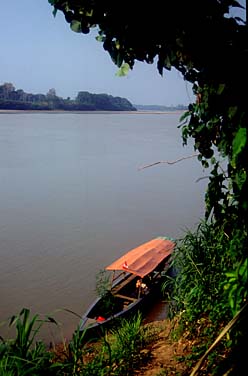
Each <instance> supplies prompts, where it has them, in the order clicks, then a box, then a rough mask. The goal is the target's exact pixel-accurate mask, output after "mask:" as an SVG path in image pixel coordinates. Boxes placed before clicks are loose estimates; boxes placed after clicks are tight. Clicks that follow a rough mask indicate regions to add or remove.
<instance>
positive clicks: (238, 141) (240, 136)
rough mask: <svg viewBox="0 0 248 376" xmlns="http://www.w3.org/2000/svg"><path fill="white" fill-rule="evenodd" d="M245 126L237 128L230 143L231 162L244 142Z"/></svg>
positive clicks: (234, 159)
mask: <svg viewBox="0 0 248 376" xmlns="http://www.w3.org/2000/svg"><path fill="white" fill-rule="evenodd" d="M246 133H247V132H246V128H239V130H238V132H237V133H236V135H235V137H234V140H233V143H232V149H233V153H232V162H233V163H235V161H236V158H237V156H238V154H240V152H241V151H242V149H243V148H244V146H245V144H246Z"/></svg>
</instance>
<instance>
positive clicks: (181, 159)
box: [138, 154, 199, 170]
mask: <svg viewBox="0 0 248 376" xmlns="http://www.w3.org/2000/svg"><path fill="white" fill-rule="evenodd" d="M198 155H199V154H192V155H189V156H187V157H182V158H178V159H176V160H175V161H158V162H154V163H151V164H148V165H145V166H142V167H139V168H138V170H144V168H148V167H153V166H156V165H158V164H160V163H167V164H170V165H172V164H175V163H178V162H181V161H183V160H185V159H189V158H194V157H197V156H198Z"/></svg>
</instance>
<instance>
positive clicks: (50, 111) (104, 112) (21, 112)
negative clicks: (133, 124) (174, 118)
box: [0, 109, 185, 115]
mask: <svg viewBox="0 0 248 376" xmlns="http://www.w3.org/2000/svg"><path fill="white" fill-rule="evenodd" d="M184 112H185V111H184V110H180V111H152V110H151V111H148V110H147V111H145V110H144V111H141V110H140V111H139V110H138V111H63V110H2V109H0V114H100V115H103V114H111V115H112V114H131V115H140V114H146V115H149V114H151V115H156V114H157V115H168V114H175V115H180V114H183V113H184Z"/></svg>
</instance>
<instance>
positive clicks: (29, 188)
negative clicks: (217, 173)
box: [0, 112, 206, 340]
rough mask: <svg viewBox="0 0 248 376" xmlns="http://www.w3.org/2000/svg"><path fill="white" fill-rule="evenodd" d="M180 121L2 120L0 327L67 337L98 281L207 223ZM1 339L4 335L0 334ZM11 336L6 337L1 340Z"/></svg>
mask: <svg viewBox="0 0 248 376" xmlns="http://www.w3.org/2000/svg"><path fill="white" fill-rule="evenodd" d="M179 117H180V114H176V113H157V114H151V113H106V114H103V113H81V114H78V113H25V112H24V113H15V114H7V113H6V114H0V197H1V200H0V256H1V263H0V298H1V309H0V322H2V321H4V320H6V319H8V317H10V316H11V315H13V314H16V313H18V312H19V311H20V309H21V308H22V307H27V308H30V309H31V312H32V313H39V314H40V315H41V317H43V315H44V314H49V315H50V316H53V317H54V318H55V319H57V320H58V321H59V322H60V323H61V327H60V329H59V334H58V330H57V329H55V326H54V325H47V328H46V329H45V330H44V332H45V334H44V336H45V338H46V339H48V338H50V337H52V338H53V339H55V340H57V338H58V336H59V337H60V336H62V335H63V336H65V337H70V335H71V333H72V331H73V330H74V329H75V325H76V324H77V322H78V318H77V317H76V316H74V315H73V314H71V313H68V312H66V311H63V310H62V309H63V308H66V309H69V310H71V311H73V312H75V313H77V314H78V315H81V314H82V313H83V312H84V310H85V309H86V308H87V306H88V305H89V303H90V302H91V301H92V299H93V298H94V289H95V283H96V275H97V273H98V272H99V270H101V269H102V268H103V267H104V266H105V265H107V264H108V263H110V262H112V261H113V260H114V259H115V258H117V257H118V256H120V255H122V254H123V253H124V252H126V251H128V250H130V249H131V248H134V247H136V246H137V245H139V244H141V243H144V242H145V241H148V240H150V239H151V238H153V237H156V236H159V235H167V236H170V237H174V238H179V237H181V236H182V235H183V234H184V232H185V231H186V229H189V228H194V226H195V225H196V224H197V223H198V222H199V220H200V219H201V218H202V217H203V213H204V192H205V188H206V180H200V181H199V182H198V183H197V182H196V180H197V179H198V178H199V177H202V176H203V175H204V171H203V170H202V167H201V166H200V163H199V162H198V161H197V160H196V158H190V159H185V160H183V161H181V162H180V163H175V164H166V163H163V164H158V165H155V166H153V167H150V168H145V169H140V167H142V166H144V165H148V164H151V163H154V162H157V161H162V160H163V161H165V160H167V161H175V160H177V159H180V158H182V157H185V156H188V155H191V154H192V153H193V152H194V151H193V148H192V146H189V147H187V148H186V147H183V146H182V140H181V133H180V132H181V131H180V130H179V129H178V128H177V125H178V124H179ZM1 334H2V335H6V332H5V331H4V329H3V328H2V327H1V326H0V335H1ZM7 335H8V334H7Z"/></svg>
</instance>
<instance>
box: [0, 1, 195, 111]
mask: <svg viewBox="0 0 248 376" xmlns="http://www.w3.org/2000/svg"><path fill="white" fill-rule="evenodd" d="M0 5H1V8H0V51H1V52H0V84H3V83H4V82H12V83H13V84H14V86H15V87H16V89H23V90H24V91H26V92H31V93H43V94H46V93H47V91H48V90H49V89H50V88H55V89H56V92H57V95H59V96H62V97H64V98H65V97H68V96H69V97H71V98H74V97H75V96H76V95H77V93H78V91H80V90H85V91H89V92H91V93H107V94H111V95H114V96H121V97H125V98H127V99H129V100H130V101H131V102H132V103H134V104H162V105H177V104H188V103H189V102H191V101H193V100H194V96H193V94H192V90H191V86H190V84H188V83H187V82H185V81H184V80H183V79H182V78H181V76H180V74H179V73H178V72H177V71H175V70H174V71H171V72H169V71H164V76H163V77H161V76H160V75H159V73H158V71H157V69H156V65H155V64H154V65H148V64H146V63H137V64H136V65H135V67H134V69H133V70H132V71H131V72H130V73H129V74H128V76H127V77H117V76H116V75H115V73H116V71H117V69H118V68H117V67H116V66H115V65H114V64H113V63H112V61H111V59H110V57H109V55H108V53H106V52H105V51H104V50H103V47H102V44H101V43H99V42H97V41H96V40H95V36H94V35H93V34H89V35H84V34H77V33H74V32H72V31H71V30H70V27H69V24H68V23H67V22H66V21H65V19H64V15H63V14H62V13H61V12H58V13H57V16H56V17H55V18H54V17H53V15H52V10H53V8H52V7H51V5H50V4H49V3H48V0H0Z"/></svg>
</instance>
